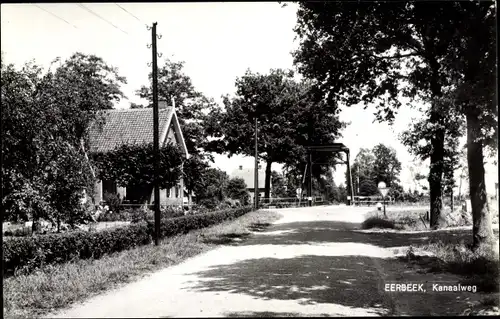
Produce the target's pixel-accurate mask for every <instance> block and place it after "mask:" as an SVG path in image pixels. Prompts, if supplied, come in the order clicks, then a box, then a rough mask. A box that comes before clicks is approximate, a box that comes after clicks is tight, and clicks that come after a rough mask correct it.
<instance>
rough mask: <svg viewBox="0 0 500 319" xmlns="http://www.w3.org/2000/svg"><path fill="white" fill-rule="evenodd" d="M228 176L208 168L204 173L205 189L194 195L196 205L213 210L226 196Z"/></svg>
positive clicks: (215, 169)
mask: <svg viewBox="0 0 500 319" xmlns="http://www.w3.org/2000/svg"><path fill="white" fill-rule="evenodd" d="M228 181H229V176H228V175H227V173H226V172H224V171H222V170H220V169H218V168H208V169H207V170H206V171H205V173H204V183H205V187H204V188H203V189H200V191H199V193H197V194H196V198H197V200H198V203H199V204H201V205H205V206H206V207H207V208H210V209H212V208H215V207H216V206H217V204H218V203H220V202H221V201H222V200H224V199H225V198H226V196H227V183H228Z"/></svg>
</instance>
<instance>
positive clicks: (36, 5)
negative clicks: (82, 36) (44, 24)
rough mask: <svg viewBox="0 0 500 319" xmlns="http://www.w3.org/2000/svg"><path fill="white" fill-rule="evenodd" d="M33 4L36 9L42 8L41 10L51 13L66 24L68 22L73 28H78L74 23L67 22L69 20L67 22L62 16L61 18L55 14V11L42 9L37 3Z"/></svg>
mask: <svg viewBox="0 0 500 319" xmlns="http://www.w3.org/2000/svg"><path fill="white" fill-rule="evenodd" d="M33 5H34V6H35V7H37V8H38V9H40V10H43V11H45V12H47V13H48V14H50V15H52V16H54V17H56V18H58V19H59V20H62V21H64V22H66V23H67V24H69V25H70V26H72V27H73V28H75V29H78V28H77V27H76V26H75V25H74V24H72V23H69V22H68V21H66V20H65V19H63V18H61V17H60V16H58V15H57V14H55V13H53V12H50V11H49V10H47V9H44V8H42V7H40V6H39V5H38V4H33Z"/></svg>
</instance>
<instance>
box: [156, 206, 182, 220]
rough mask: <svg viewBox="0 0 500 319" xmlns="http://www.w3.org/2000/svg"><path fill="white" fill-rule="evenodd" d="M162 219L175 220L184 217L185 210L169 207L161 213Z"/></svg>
mask: <svg viewBox="0 0 500 319" xmlns="http://www.w3.org/2000/svg"><path fill="white" fill-rule="evenodd" d="M160 216H161V218H175V217H181V216H184V208H182V207H176V206H167V207H166V208H163V209H162V210H161V212H160Z"/></svg>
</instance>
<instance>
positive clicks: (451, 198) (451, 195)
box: [450, 188, 454, 213]
mask: <svg viewBox="0 0 500 319" xmlns="http://www.w3.org/2000/svg"><path fill="white" fill-rule="evenodd" d="M453 204H454V202H453V188H452V189H451V194H450V206H451V212H452V213H453V208H454V207H453V206H454V205H453Z"/></svg>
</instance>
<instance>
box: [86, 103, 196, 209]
mask: <svg viewBox="0 0 500 319" xmlns="http://www.w3.org/2000/svg"><path fill="white" fill-rule="evenodd" d="M158 122H159V134H160V136H159V142H160V146H162V145H166V144H167V143H170V142H171V143H174V144H175V145H178V146H179V147H180V149H181V150H182V153H183V155H184V156H185V157H186V158H187V157H188V156H189V154H188V151H187V148H186V143H185V141H184V137H183V135H182V130H181V127H180V124H179V119H178V118H177V113H176V111H175V106H167V102H165V101H159V102H158ZM89 140H90V152H91V153H105V152H109V151H111V150H113V149H115V148H117V147H119V146H121V145H123V144H142V143H151V142H152V141H153V109H152V108H138V109H112V110H106V111H105V114H104V123H103V124H102V125H97V124H96V125H92V126H91V128H90V132H89ZM94 193H95V194H94V203H96V204H97V203H100V202H101V201H103V198H104V194H105V193H115V194H119V195H120V198H122V199H123V200H124V203H135V201H136V200H137V195H136V194H137V191H134V189H132V188H128V187H119V186H118V185H117V184H116V182H114V181H108V180H99V181H98V182H97V183H96V185H95V192H94ZM183 198H184V181H183V180H182V178H181V179H180V181H179V183H178V185H177V186H175V187H172V188H171V189H161V190H160V205H182V204H183ZM153 201H154V195H153V192H151V196H150V198H149V201H148V203H149V204H151V203H152V202H153Z"/></svg>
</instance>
